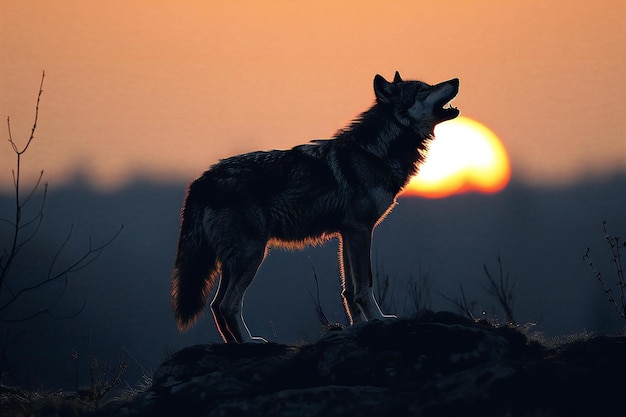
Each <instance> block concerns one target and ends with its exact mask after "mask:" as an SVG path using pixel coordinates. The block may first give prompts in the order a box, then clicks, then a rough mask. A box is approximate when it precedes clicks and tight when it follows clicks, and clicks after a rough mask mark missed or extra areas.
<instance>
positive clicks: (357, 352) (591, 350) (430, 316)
mask: <svg viewBox="0 0 626 417" xmlns="http://www.w3.org/2000/svg"><path fill="white" fill-rule="evenodd" d="M625 379H626V337H596V338H588V339H582V338H581V339H579V340H576V341H573V342H569V343H565V344H561V345H559V346H556V347H546V346H544V345H542V344H539V343H538V342H532V341H529V339H528V338H527V337H526V336H525V335H524V334H523V333H522V332H520V331H518V330H515V329H512V328H509V327H494V326H492V325H490V324H488V323H477V322H474V321H472V320H469V319H466V318H463V317H461V316H458V315H456V314H453V313H448V312H440V313H434V312H432V311H421V312H419V313H418V314H417V315H416V316H415V317H412V318H406V319H397V320H388V321H374V322H370V323H364V324H359V325H356V326H352V327H349V328H346V329H343V330H335V331H329V332H328V334H327V335H325V336H324V337H322V338H321V339H320V340H319V341H318V342H316V343H313V344H309V345H303V346H287V345H280V344H273V343H270V344H243V345H236V344H229V345H224V344H213V345H197V346H191V347H188V348H185V349H183V350H181V351H179V352H177V353H175V354H174V355H173V356H172V357H171V358H170V359H168V360H166V361H165V362H164V363H163V364H162V365H161V366H160V368H159V369H158V370H157V371H156V373H155V374H154V377H153V383H152V386H151V387H149V388H148V389H147V390H146V391H145V392H142V393H139V394H137V395H136V396H135V397H134V398H133V399H132V400H131V401H128V402H114V403H110V404H108V405H106V406H104V407H101V408H100V409H98V410H96V411H84V409H81V408H77V407H75V406H67V405H58V406H50V405H48V406H46V407H41V406H40V407H39V408H37V410H38V411H37V412H32V411H29V410H24V409H22V411H20V412H19V413H17V414H15V413H12V410H10V409H7V408H5V409H4V410H3V409H2V404H1V402H0V415H5V414H6V413H7V412H8V413H9V414H6V415H23V416H32V415H50V416H52V415H55V416H61V415H63V416H79V415H81V416H82V415H90V416H94V415H95V416H118V415H119V416H129V417H144V416H146V417H147V416H150V417H152V416H155V417H159V416H164V417H165V416H168V417H169V416H177V417H184V416H188V417H209V416H285V417H286V416H481V417H489V416H511V417H515V416H529V417H530V416H545V417H550V416H567V417H576V416H585V417H589V416H601V417H610V416H625V415H626V403H625V402H624V401H623V398H624V397H623V395H624V394H625V391H624V388H625V387H626V385H625V383H624V380H625ZM7 398H8V399H9V401H8V402H7V401H5V404H9V403H10V402H11V401H10V399H11V397H10V395H9V397H5V399H7ZM2 411H4V413H3V412H2ZM13 411H14V410H13Z"/></svg>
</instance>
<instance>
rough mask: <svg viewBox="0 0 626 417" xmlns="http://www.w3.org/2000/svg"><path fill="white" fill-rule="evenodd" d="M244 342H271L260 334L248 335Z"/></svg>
mask: <svg viewBox="0 0 626 417" xmlns="http://www.w3.org/2000/svg"><path fill="white" fill-rule="evenodd" d="M243 343H269V342H268V341H267V340H265V339H264V338H262V337H260V336H249V337H246V339H245V340H244V341H243Z"/></svg>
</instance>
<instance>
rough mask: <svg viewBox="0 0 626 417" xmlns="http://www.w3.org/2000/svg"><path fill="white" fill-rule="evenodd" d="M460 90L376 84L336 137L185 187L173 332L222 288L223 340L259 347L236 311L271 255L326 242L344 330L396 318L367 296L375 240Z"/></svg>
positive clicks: (260, 155)
mask: <svg viewBox="0 0 626 417" xmlns="http://www.w3.org/2000/svg"><path fill="white" fill-rule="evenodd" d="M458 91H459V80H458V78H455V79H451V80H448V81H444V82H441V83H439V84H436V85H429V84H427V83H425V82H421V81H405V80H402V78H401V77H400V74H399V73H398V72H396V73H395V77H394V79H393V81H392V82H389V81H387V80H385V79H384V78H383V77H382V76H381V75H376V76H375V78H374V94H375V103H374V104H373V105H372V106H371V107H370V108H369V109H368V110H366V111H365V112H363V113H362V114H361V115H360V116H358V117H357V118H356V119H355V120H354V121H353V122H352V123H351V124H350V125H348V126H347V127H346V128H344V129H342V130H339V131H338V132H337V133H336V134H335V135H334V137H333V138H332V139H325V140H313V141H311V142H309V143H307V144H304V145H299V146H296V147H294V148H292V149H289V150H270V151H259V152H251V153H246V154H243V155H239V156H234V157H231V158H227V159H223V160H221V161H219V162H218V163H216V164H215V165H213V166H212V167H210V169H209V170H208V171H206V172H204V174H203V175H202V176H201V177H200V178H198V179H196V180H195V181H193V182H192V183H191V184H190V185H189V187H188V189H187V195H186V198H185V203H184V206H183V209H182V213H181V227H180V235H179V240H178V250H177V254H176V260H175V266H174V271H173V276H172V305H173V310H174V315H175V317H176V320H177V323H178V328H179V329H180V331H185V330H187V329H188V328H189V327H190V326H191V325H193V324H194V323H195V322H196V320H197V319H198V317H199V316H200V314H201V313H202V311H203V310H204V308H205V306H206V302H207V298H208V296H209V293H210V292H211V289H212V287H213V286H214V285H215V284H216V282H219V284H218V287H217V291H216V292H215V296H214V298H213V301H212V302H211V311H212V313H213V317H214V319H215V323H216V325H217V329H218V330H219V332H220V334H221V336H222V338H223V340H224V342H226V343H230V342H238V343H243V342H265V339H263V338H261V337H255V336H252V334H251V333H250V331H249V329H248V326H247V325H246V323H245V321H244V318H243V315H242V307H243V301H244V295H245V292H246V289H247V288H248V286H249V285H250V283H251V282H252V280H253V279H254V276H255V275H256V272H257V269H258V268H259V266H260V265H261V263H262V262H263V260H264V259H265V256H266V254H267V252H268V248H270V247H283V248H288V249H300V248H302V247H304V246H306V245H310V244H313V245H315V244H320V243H322V242H324V241H326V240H327V239H330V238H333V237H337V238H338V239H339V265H340V274H341V283H342V292H341V297H342V299H343V304H344V307H345V309H346V312H347V314H348V317H349V319H350V323H351V324H353V323H357V322H360V321H367V320H372V319H387V318H393V317H395V316H392V315H386V314H383V312H382V311H381V309H380V307H379V305H378V303H377V302H376V299H375V298H374V293H373V289H372V284H373V278H372V267H371V259H370V249H371V244H372V234H373V231H374V229H375V228H376V226H377V225H378V224H379V223H380V222H381V221H382V220H383V219H384V218H385V217H386V216H387V214H389V212H390V211H391V209H392V208H393V207H394V205H395V204H396V197H397V196H398V194H399V193H400V192H401V191H402V189H403V188H404V187H405V186H406V184H407V183H408V181H409V179H410V178H411V177H412V176H413V175H414V174H416V173H417V171H418V168H419V165H420V164H421V163H422V161H423V159H424V151H425V150H426V149H427V144H428V142H429V140H431V139H433V135H434V128H435V126H436V125H437V124H439V123H441V122H444V121H446V120H450V119H454V118H455V117H457V116H458V115H459V113H460V112H459V110H458V109H456V108H455V107H452V106H451V105H449V104H448V103H449V102H450V101H451V100H452V99H453V98H454V97H455V96H456V95H457V94H458ZM218 278H219V281H218Z"/></svg>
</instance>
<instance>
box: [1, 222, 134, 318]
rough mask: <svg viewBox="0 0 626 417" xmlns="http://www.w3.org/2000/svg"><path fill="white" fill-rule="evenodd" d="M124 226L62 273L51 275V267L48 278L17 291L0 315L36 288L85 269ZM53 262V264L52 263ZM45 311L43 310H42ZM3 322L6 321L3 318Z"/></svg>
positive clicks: (62, 245) (62, 246)
mask: <svg viewBox="0 0 626 417" xmlns="http://www.w3.org/2000/svg"><path fill="white" fill-rule="evenodd" d="M123 228H124V226H123V225H122V226H121V227H120V229H119V230H118V231H117V232H116V233H115V234H114V235H113V237H111V238H110V239H109V240H107V241H106V242H105V243H103V244H101V245H99V246H97V247H95V248H94V247H91V245H90V246H89V249H88V250H87V251H85V252H84V253H83V254H82V255H81V256H80V257H79V258H78V259H77V260H75V261H74V262H72V264H71V265H69V266H68V267H66V268H65V269H63V270H62V271H60V272H58V273H56V274H53V272H52V267H51V268H50V270H49V271H48V276H47V278H46V279H43V280H41V281H39V282H37V283H35V284H33V285H30V286H28V287H24V288H22V289H20V290H19V291H17V292H16V293H15V294H14V295H13V296H12V297H11V298H10V299H9V300H8V301H6V302H5V303H4V304H2V305H0V313H2V312H3V311H4V310H6V309H7V308H8V307H9V306H11V305H12V304H13V303H15V302H16V301H17V300H18V299H19V298H20V297H21V296H23V295H25V294H27V293H29V292H31V291H33V290H36V289H37V288H41V287H43V286H45V285H48V284H50V283H52V282H54V281H58V280H60V279H67V277H68V275H69V274H71V273H73V272H76V271H79V270H81V269H82V268H84V267H86V266H87V265H89V264H90V263H91V262H93V261H94V260H95V259H96V258H98V257H99V256H100V255H101V254H102V251H103V250H104V249H105V248H106V247H107V246H109V245H110V244H111V243H112V242H113V241H114V240H115V239H116V238H117V237H118V236H119V234H120V233H121V232H122V230H123ZM70 236H71V231H70V235H68V237H67V238H66V239H65V240H64V241H63V243H62V244H61V248H60V249H59V251H57V254H56V255H55V258H54V262H56V259H57V258H58V256H59V254H60V252H61V251H62V250H63V248H64V247H65V245H66V244H67V241H68V240H69V238H70ZM54 262H53V263H54ZM44 310H45V309H44ZM3 320H6V319H4V318H3Z"/></svg>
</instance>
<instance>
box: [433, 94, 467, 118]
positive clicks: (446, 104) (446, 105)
mask: <svg viewBox="0 0 626 417" xmlns="http://www.w3.org/2000/svg"><path fill="white" fill-rule="evenodd" d="M454 96H456V94H455V95H454ZM454 96H452V97H450V98H444V99H442V100H440V101H439V102H437V106H436V108H435V114H436V115H437V116H438V117H439V118H441V119H443V120H450V119H454V118H455V117H457V116H458V115H459V114H460V113H461V112H460V111H459V109H457V108H456V107H454V106H453V105H452V104H451V103H450V102H451V101H452V100H453V99H454Z"/></svg>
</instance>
